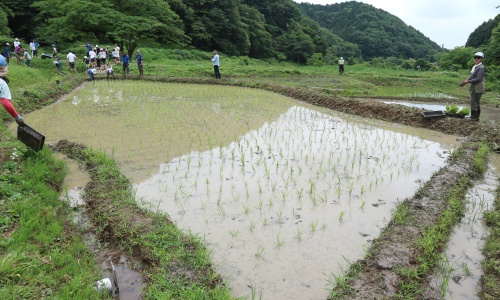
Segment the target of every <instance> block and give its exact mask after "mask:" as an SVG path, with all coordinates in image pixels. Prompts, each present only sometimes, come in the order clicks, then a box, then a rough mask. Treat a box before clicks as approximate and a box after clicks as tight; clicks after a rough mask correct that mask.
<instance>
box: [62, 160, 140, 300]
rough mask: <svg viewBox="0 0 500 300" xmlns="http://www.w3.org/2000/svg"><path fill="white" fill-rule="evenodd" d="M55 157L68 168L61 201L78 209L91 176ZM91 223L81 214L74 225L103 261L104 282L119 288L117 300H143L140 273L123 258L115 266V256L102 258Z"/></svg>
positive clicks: (77, 214)
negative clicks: (107, 280)
mask: <svg viewBox="0 0 500 300" xmlns="http://www.w3.org/2000/svg"><path fill="white" fill-rule="evenodd" d="M54 155H55V156H56V157H57V158H59V159H62V160H64V161H65V163H66V165H67V167H68V175H66V177H65V178H64V182H63V190H64V192H63V193H62V195H61V199H62V200H65V201H68V202H69V204H70V206H71V207H73V208H78V207H80V206H83V205H84V204H85V202H84V200H83V198H82V193H83V189H84V188H85V185H87V183H88V182H90V176H89V175H88V173H87V172H86V171H84V170H82V169H81V168H80V167H79V164H78V163H77V162H76V161H75V160H73V159H69V158H67V156H66V155H64V154H61V153H58V152H54ZM89 222H90V221H89V220H88V218H87V217H86V216H85V215H84V213H83V212H82V211H80V210H76V211H75V212H74V218H73V223H75V224H77V225H78V227H79V228H80V229H81V230H82V231H83V232H84V234H83V237H84V240H85V242H86V244H87V246H88V247H89V249H90V251H91V252H92V253H94V254H95V255H96V257H98V260H100V261H101V270H102V271H103V278H110V279H112V280H113V281H114V283H115V284H116V286H118V288H119V291H118V293H117V294H116V297H114V298H113V299H117V300H138V299H142V296H141V292H142V277H141V275H140V274H139V273H137V272H135V271H134V270H132V269H131V268H129V262H128V261H127V259H126V258H125V257H123V256H121V257H119V258H117V259H115V261H114V263H113V257H112V255H109V254H108V255H107V256H106V257H104V258H102V256H103V255H105V254H104V253H107V251H106V250H105V249H104V248H103V247H102V245H100V244H99V242H98V241H97V239H96V237H95V236H94V234H93V232H92V231H91V227H90V223H89Z"/></svg>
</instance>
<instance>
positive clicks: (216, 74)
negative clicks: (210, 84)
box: [214, 66, 220, 79]
mask: <svg viewBox="0 0 500 300" xmlns="http://www.w3.org/2000/svg"><path fill="white" fill-rule="evenodd" d="M214 73H215V79H220V72H219V66H214Z"/></svg>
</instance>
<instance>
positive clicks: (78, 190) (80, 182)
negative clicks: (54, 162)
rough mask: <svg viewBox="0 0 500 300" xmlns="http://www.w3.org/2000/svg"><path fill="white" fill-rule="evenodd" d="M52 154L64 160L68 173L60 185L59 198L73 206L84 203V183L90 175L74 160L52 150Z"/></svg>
mask: <svg viewBox="0 0 500 300" xmlns="http://www.w3.org/2000/svg"><path fill="white" fill-rule="evenodd" d="M54 156H56V157H57V158H59V159H61V160H64V162H65V163H66V166H67V167H68V174H67V175H66V177H65V178H64V182H63V186H62V190H63V192H62V195H61V199H64V200H67V201H68V202H69V205H70V206H71V207H73V208H75V207H78V206H82V205H84V201H83V199H82V193H83V189H84V188H85V185H87V183H88V182H89V181H90V176H89V175H88V173H87V172H85V171H83V170H82V169H81V168H80V167H79V165H78V163H77V162H76V161H75V160H73V159H69V158H67V156H65V155H63V154H61V153H58V152H54Z"/></svg>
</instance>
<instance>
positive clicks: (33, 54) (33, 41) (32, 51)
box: [30, 40, 36, 57]
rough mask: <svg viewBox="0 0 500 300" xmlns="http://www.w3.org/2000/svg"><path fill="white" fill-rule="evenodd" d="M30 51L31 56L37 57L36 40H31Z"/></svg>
mask: <svg viewBox="0 0 500 300" xmlns="http://www.w3.org/2000/svg"><path fill="white" fill-rule="evenodd" d="M30 51H31V56H33V57H35V51H36V47H35V40H31V43H30Z"/></svg>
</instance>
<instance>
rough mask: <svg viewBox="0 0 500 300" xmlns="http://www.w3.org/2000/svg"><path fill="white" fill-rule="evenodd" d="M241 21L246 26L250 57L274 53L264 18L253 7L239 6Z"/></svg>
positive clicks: (270, 55) (260, 56)
mask: <svg viewBox="0 0 500 300" xmlns="http://www.w3.org/2000/svg"><path fill="white" fill-rule="evenodd" d="M240 15H241V21H242V22H243V23H244V24H245V25H246V26H247V28H248V37H249V39H250V51H249V55H250V56H252V57H258V58H266V57H272V56H273V55H274V48H273V47H272V44H273V39H272V36H271V34H270V33H269V32H267V31H266V20H265V18H264V16H263V15H262V14H261V13H260V12H259V11H258V10H257V9H255V8H253V7H250V6H248V5H245V4H242V5H241V6H240Z"/></svg>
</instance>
